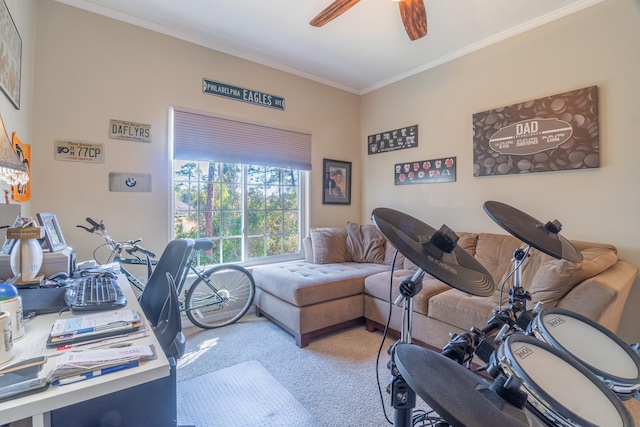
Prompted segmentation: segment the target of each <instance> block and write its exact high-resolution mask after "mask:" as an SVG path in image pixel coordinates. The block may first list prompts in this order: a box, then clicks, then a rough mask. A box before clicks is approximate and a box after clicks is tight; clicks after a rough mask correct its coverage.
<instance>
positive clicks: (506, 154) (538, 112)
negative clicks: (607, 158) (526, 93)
mask: <svg viewBox="0 0 640 427" xmlns="http://www.w3.org/2000/svg"><path fill="white" fill-rule="evenodd" d="M599 135H600V130H599V124H598V87H597V86H590V87H586V88H583V89H578V90H573V91H570V92H565V93H561V94H558V95H552V96H547V97H545V98H539V99H535V100H532V101H526V102H521V103H519V104H514V105H509V106H507V107H501V108H496V109H493V110H489V111H483V112H481V113H476V114H474V115H473V175H474V176H476V177H477V176H488V175H510V174H520V173H530V172H550V171H560V170H573V169H586V168H597V167H599V166H600V143H599Z"/></svg>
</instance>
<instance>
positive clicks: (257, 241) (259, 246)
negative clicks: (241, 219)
mask: <svg viewBox="0 0 640 427" xmlns="http://www.w3.org/2000/svg"><path fill="white" fill-rule="evenodd" d="M264 242H265V238H264V236H260V237H250V238H249V258H261V257H263V256H265V255H266V254H265V251H264Z"/></svg>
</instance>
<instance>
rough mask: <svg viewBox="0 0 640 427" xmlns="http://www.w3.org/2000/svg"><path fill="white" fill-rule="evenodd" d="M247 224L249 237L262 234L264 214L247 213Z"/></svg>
mask: <svg viewBox="0 0 640 427" xmlns="http://www.w3.org/2000/svg"><path fill="white" fill-rule="evenodd" d="M247 224H248V225H247V227H248V234H249V236H255V235H257V234H264V231H265V230H264V225H265V213H264V212H263V211H249V212H248V220H247Z"/></svg>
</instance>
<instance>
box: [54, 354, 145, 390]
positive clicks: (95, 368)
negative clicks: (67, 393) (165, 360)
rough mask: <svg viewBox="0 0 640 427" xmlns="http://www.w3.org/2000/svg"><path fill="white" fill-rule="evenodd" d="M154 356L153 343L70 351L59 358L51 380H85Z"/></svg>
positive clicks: (131, 365) (136, 363) (130, 366)
mask: <svg viewBox="0 0 640 427" xmlns="http://www.w3.org/2000/svg"><path fill="white" fill-rule="evenodd" d="M153 358H155V352H154V349H153V346H151V345H136V346H130V347H119V348H106V349H101V350H85V351H80V352H68V353H65V354H63V355H61V356H60V358H59V359H58V360H57V363H56V367H55V369H54V370H53V372H52V373H51V376H50V381H51V382H52V383H53V384H54V385H56V382H58V384H60V383H62V384H64V383H65V382H64V381H62V380H63V379H68V378H71V377H75V378H73V379H74V380H76V379H77V380H83V379H87V378H91V377H94V376H98V375H102V374H105V373H109V372H114V371H115V370H120V369H126V368H132V367H135V366H138V361H140V360H145V359H153ZM110 368H117V369H110ZM87 374H89V375H87ZM66 383H70V382H66Z"/></svg>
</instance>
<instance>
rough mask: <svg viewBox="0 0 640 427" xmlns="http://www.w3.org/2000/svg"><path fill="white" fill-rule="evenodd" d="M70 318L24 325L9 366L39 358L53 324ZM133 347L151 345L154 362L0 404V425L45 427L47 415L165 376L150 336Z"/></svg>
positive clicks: (131, 299) (123, 282)
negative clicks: (24, 423)
mask: <svg viewBox="0 0 640 427" xmlns="http://www.w3.org/2000/svg"><path fill="white" fill-rule="evenodd" d="M118 283H119V284H120V286H121V287H122V289H123V290H124V292H125V293H126V295H127V302H128V304H127V307H128V308H135V309H136V310H138V312H139V313H140V316H141V317H143V319H144V321H145V322H146V323H147V326H149V324H148V322H147V320H146V318H144V313H143V312H142V309H141V308H140V304H138V300H137V299H136V297H135V295H134V293H133V290H132V289H131V286H130V285H129V282H128V281H127V279H126V278H125V277H124V276H123V275H120V276H119V277H118ZM72 316H73V315H72V314H71V313H70V312H68V311H67V312H65V313H64V314H62V315H58V314H47V315H41V316H36V317H35V318H33V319H31V320H29V321H27V322H25V336H24V338H22V339H21V340H19V341H17V342H15V343H14V354H15V357H14V359H13V360H12V361H11V362H9V363H13V362H15V361H17V360H19V359H25V358H28V357H33V356H36V355H39V354H40V352H42V351H43V348H44V347H45V343H46V340H47V337H48V336H49V332H50V330H51V326H52V325H53V322H54V321H55V320H56V319H59V318H68V317H72ZM149 329H150V328H149ZM135 343H136V344H141V345H148V344H152V345H153V346H154V348H155V350H156V355H157V358H156V359H154V360H148V361H144V362H142V363H141V364H140V366H139V367H137V368H133V369H127V370H125V371H122V372H114V373H111V374H109V375H105V376H100V377H96V378H92V379H89V380H86V381H80V382H78V383H74V384H69V385H65V386H60V387H54V386H50V387H49V388H48V389H47V390H45V391H43V392H40V393H35V394H32V395H29V396H24V397H21V398H17V399H12V400H8V401H5V402H0V425H2V424H5V423H9V422H13V421H17V420H21V419H24V418H31V419H32V425H33V427H45V426H48V425H49V412H50V411H53V410H55V409H58V408H62V407H65V406H68V405H72V404H75V403H79V402H83V401H85V400H89V399H94V398H96V397H100V396H104V395H106V394H109V393H112V392H116V391H120V390H124V389H127V388H130V387H134V386H137V385H140V384H144V383H146V382H149V381H154V380H157V379H160V378H163V377H166V376H168V375H169V361H168V360H167V358H166V356H165V355H164V352H163V351H162V348H161V347H160V344H159V343H158V340H157V339H156V337H155V335H154V334H153V332H151V331H150V332H149V336H147V337H144V338H138V339H136V340H135ZM88 347H89V346H88ZM55 359H56V357H50V358H49V359H48V361H47V363H46V365H45V366H44V368H43V370H44V371H49V370H51V369H52V368H53V367H54V365H55V362H56V361H55Z"/></svg>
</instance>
